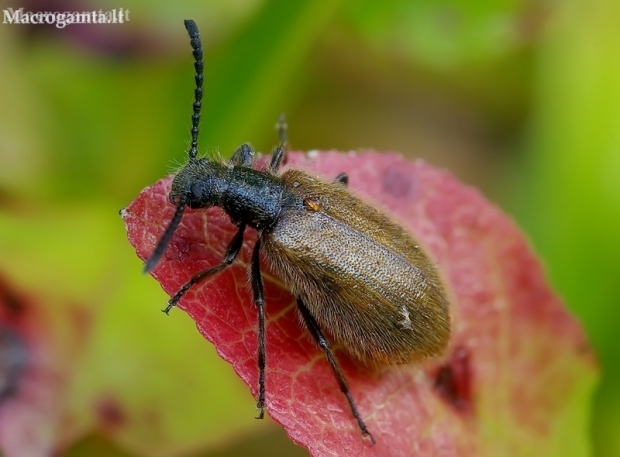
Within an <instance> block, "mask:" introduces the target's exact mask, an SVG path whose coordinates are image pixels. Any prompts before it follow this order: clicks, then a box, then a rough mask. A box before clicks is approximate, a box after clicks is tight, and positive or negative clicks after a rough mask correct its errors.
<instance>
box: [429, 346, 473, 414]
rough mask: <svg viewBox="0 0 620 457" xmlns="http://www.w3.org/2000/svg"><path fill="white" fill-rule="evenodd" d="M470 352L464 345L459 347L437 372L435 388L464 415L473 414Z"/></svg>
mask: <svg viewBox="0 0 620 457" xmlns="http://www.w3.org/2000/svg"><path fill="white" fill-rule="evenodd" d="M470 362H471V361H470V353H469V351H468V350H467V349H465V348H464V347H457V348H456V349H455V350H454V352H453V353H452V357H451V358H450V360H449V361H448V363H446V364H445V365H442V366H441V367H439V369H438V370H437V372H436V374H435V385H434V387H435V390H436V391H437V393H439V395H440V396H441V397H442V398H443V399H444V400H445V401H447V402H448V404H450V405H451V406H453V407H454V409H456V410H457V411H458V412H459V413H462V414H464V415H472V414H473V395H472V372H471V363H470Z"/></svg>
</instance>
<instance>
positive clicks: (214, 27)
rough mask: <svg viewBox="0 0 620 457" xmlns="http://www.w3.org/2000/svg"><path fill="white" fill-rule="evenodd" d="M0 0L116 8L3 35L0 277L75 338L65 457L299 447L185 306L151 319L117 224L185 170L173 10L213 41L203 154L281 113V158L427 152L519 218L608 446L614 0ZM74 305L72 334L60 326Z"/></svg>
mask: <svg viewBox="0 0 620 457" xmlns="http://www.w3.org/2000/svg"><path fill="white" fill-rule="evenodd" d="M0 4H1V5H2V9H3V10H4V9H6V8H8V7H12V8H19V7H20V6H24V7H25V9H26V10H30V11H54V10H57V11H72V10H92V9H95V10H96V9H99V8H102V9H104V10H107V9H111V8H125V9H128V10H129V11H130V16H129V17H130V20H129V22H127V23H125V24H116V25H96V26H94V25H90V26H89V25H85V26H77V25H70V26H67V27H66V28H64V29H57V28H55V27H53V26H27V25H9V24H0V68H1V70H0V253H1V255H0V277H2V278H4V280H5V281H6V282H8V283H10V284H11V285H12V287H13V288H14V289H16V290H18V291H23V292H24V293H26V294H28V295H29V296H31V297H36V300H38V302H40V303H41V305H42V307H43V308H46V307H47V308H48V311H50V307H52V306H53V314H54V315H55V316H56V317H57V318H56V319H53V320H52V321H53V322H52V323H51V324H50V325H51V326H52V330H51V331H50V333H51V335H52V336H51V338H52V340H54V341H56V343H54V344H56V346H58V347H63V345H64V346H67V347H69V346H70V347H71V348H72V351H73V352H71V354H72V355H71V357H69V359H70V360H65V362H63V363H64V364H63V363H60V364H59V368H58V370H59V372H61V377H62V378H63V379H64V380H65V381H66V382H64V383H62V385H63V386H65V387H61V388H59V389H60V390H62V392H61V394H62V398H63V405H64V407H67V408H68V410H69V415H70V418H71V419H70V421H69V422H70V424H69V425H67V424H64V423H61V425H62V424H64V425H63V426H62V427H61V428H62V432H61V434H62V435H63V441H64V442H65V443H68V448H69V450H68V451H67V455H72V456H81V455H93V454H95V455H138V454H140V453H146V454H148V455H153V453H155V452H156V453H158V454H167V453H168V454H169V453H174V454H183V455H196V456H198V455H201V456H223V455H248V454H249V453H250V452H251V453H252V455H254V456H260V455H271V456H277V455H291V456H292V455H305V452H304V451H303V450H301V449H299V448H296V447H295V446H294V445H292V444H290V443H289V442H288V441H287V439H286V437H285V435H284V432H282V431H281V430H279V428H278V427H277V426H275V425H273V424H270V423H269V421H262V422H257V421H254V420H253V419H252V417H253V416H252V414H253V410H252V405H253V400H252V398H251V396H250V394H249V392H248V389H247V388H246V387H245V386H243V385H242V384H241V381H239V380H238V379H237V378H236V376H235V375H234V374H233V373H232V370H231V369H230V367H229V366H228V365H227V364H226V363H224V362H222V361H221V360H219V358H218V357H217V355H216V354H215V351H214V349H213V348H212V347H211V345H209V344H208V343H206V342H205V341H204V340H203V339H202V338H201V337H200V335H199V334H198V332H196V331H195V329H194V325H193V323H192V322H191V320H190V319H189V318H188V317H187V316H185V315H184V314H183V313H180V312H178V313H173V315H172V316H171V317H170V318H167V319H166V318H165V317H164V316H163V315H161V313H159V309H160V308H161V307H162V305H163V304H164V303H165V300H166V297H165V295H164V293H163V292H162V291H161V290H160V289H159V286H158V285H157V284H156V283H155V281H153V280H152V279H150V278H149V277H145V276H143V275H141V263H140V261H139V260H138V259H137V257H135V254H134V252H133V249H132V248H131V247H130V246H129V244H128V242H127V241H126V237H125V231H124V228H123V224H122V222H121V220H120V218H119V217H118V216H117V211H118V210H119V209H120V208H122V207H124V206H126V205H127V204H128V203H129V202H130V201H131V200H132V199H134V198H135V197H136V195H137V193H138V192H139V191H140V190H141V189H142V188H143V187H145V186H146V185H148V184H151V183H152V182H154V181H155V180H156V179H158V178H160V177H162V176H164V175H165V174H166V173H168V172H169V171H170V170H172V169H173V168H172V167H173V166H174V165H175V164H178V163H182V162H183V160H184V157H185V150H186V147H187V145H188V143H189V135H188V129H189V123H190V111H191V101H192V86H193V68H192V66H191V54H190V48H189V44H188V39H187V36H186V32H185V30H184V28H183V23H182V20H183V19H185V18H192V19H194V20H195V21H196V22H197V23H198V25H199V27H200V30H201V34H202V38H203V45H204V48H205V61H206V96H205V106H206V109H205V111H204V116H203V121H202V126H201V134H202V136H201V138H200V148H201V150H202V151H205V150H207V151H219V152H220V153H221V154H222V155H224V156H226V155H229V154H230V153H231V152H232V151H233V150H234V149H235V148H236V147H237V146H238V145H239V144H240V143H242V142H244V141H251V142H252V143H253V144H254V145H255V146H256V147H257V149H259V150H262V151H268V150H269V149H270V148H271V146H272V145H273V144H274V143H275V133H274V131H273V126H274V123H275V120H276V118H277V115H278V113H280V112H285V113H287V118H288V123H289V127H290V141H291V143H292V147H293V148H295V149H299V150H308V149H332V148H335V149H340V150H345V151H346V150H350V149H363V148H373V149H376V150H380V151H389V150H395V151H399V152H401V153H403V154H405V155H407V156H410V157H412V158H413V157H422V158H424V159H426V160H427V161H429V162H430V163H432V164H434V165H437V166H440V167H445V168H447V169H449V170H451V171H452V172H453V173H455V174H456V175H457V176H459V177H460V178H461V179H462V180H463V181H465V182H467V183H470V184H472V185H474V186H476V187H479V188H481V189H482V191H483V192H484V193H485V194H486V195H487V196H488V197H489V198H490V199H492V200H494V201H496V202H498V204H499V205H500V206H501V207H502V208H504V209H505V210H506V211H507V212H509V213H511V214H513V215H514V217H515V219H516V220H517V221H518V222H519V224H520V225H522V226H523V227H524V229H525V231H526V232H527V233H528V234H529V236H530V238H531V240H532V244H533V245H534V247H535V249H536V250H537V251H538V252H539V253H540V254H541V256H542V258H543V259H544V262H545V264H546V265H547V269H548V272H549V275H550V279H551V281H552V283H553V284H554V286H555V287H556V288H557V289H558V291H559V292H560V293H561V295H562V296H563V297H564V298H565V300H566V303H567V306H568V307H569V308H570V309H571V310H572V312H573V313H574V314H575V315H577V316H578V317H579V319H580V320H581V322H582V323H583V325H584V327H585V329H586V331H587V333H588V335H589V338H590V341H591V342H592V344H593V346H594V347H595V348H596V351H597V353H598V355H599V359H600V365H601V371H602V380H601V384H600V388H599V389H598V392H597V394H596V397H595V399H594V404H593V414H592V425H591V432H592V440H593V449H594V454H595V455H599V456H617V455H620V434H619V433H618V430H620V429H619V424H620V389H619V388H618V387H619V385H620V357H619V356H618V350H617V348H618V345H619V343H618V339H617V334H618V331H616V330H614V329H615V326H616V325H620V306H618V302H619V298H620V293H619V292H618V290H619V289H618V286H617V284H618V277H619V276H620V266H619V262H618V259H619V258H620V242H619V241H618V227H620V54H619V50H620V2H618V1H617V0H588V1H586V0H564V1H555V2H554V1H535V0H530V1H527V0H523V1H518V0H513V1H501V0H498V1H477V2H472V1H466V0H452V1H440V0H416V1H413V0H383V1H380V2H376V1H371V0H362V1H346V0H297V1H289V0H237V1H228V0H207V1H204V0H202V1H198V0H186V1H180V2H176V3H172V2H161V1H160V2H149V1H146V0H125V1H123V2H111V1H110V2H104V1H90V2H85V1H82V2H77V1H55V2H50V1H48V2H45V1H29V2H17V3H9V2H6V1H2V2H0ZM614 284H616V286H614ZM76 309H77V310H79V312H80V316H81V319H82V320H80V321H79V322H80V323H79V325H74V324H71V325H69V324H67V323H66V322H64V321H65V320H71V319H75V316H74V313H75V310H76ZM69 316H71V317H69ZM72 325H73V326H72ZM68 328H69V330H67V329H68ZM76 329H77V330H76ZM110 398H114V399H115V402H117V403H113V404H110V402H109V401H108V399H110ZM118 410H122V411H124V413H123V414H124V415H123V416H122V417H120V420H119V417H117V416H118V414H120V413H119V412H118ZM65 413H66V411H65ZM125 415H126V416H129V417H125ZM154 418H155V419H154ZM65 420H66V419H65ZM55 427H60V425H58V424H56V425H55ZM50 433H51V432H50Z"/></svg>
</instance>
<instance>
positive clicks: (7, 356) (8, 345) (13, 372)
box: [0, 325, 28, 402]
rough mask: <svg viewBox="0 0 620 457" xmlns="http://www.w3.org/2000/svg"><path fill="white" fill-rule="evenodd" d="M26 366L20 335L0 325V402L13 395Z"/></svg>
mask: <svg viewBox="0 0 620 457" xmlns="http://www.w3.org/2000/svg"><path fill="white" fill-rule="evenodd" d="M27 365H28V350H27V348H26V343H25V342H24V340H23V339H22V337H21V335H19V334H18V333H17V332H16V331H15V330H14V329H12V328H11V327H8V326H6V325H0V402H3V401H4V400H6V399H7V398H10V397H12V396H13V395H15V393H16V392H17V389H18V386H19V380H20V378H21V375H22V373H23V372H24V370H25V368H26V366H27Z"/></svg>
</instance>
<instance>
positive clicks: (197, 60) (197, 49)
mask: <svg viewBox="0 0 620 457" xmlns="http://www.w3.org/2000/svg"><path fill="white" fill-rule="evenodd" d="M184 24H185V29H187V33H188V34H189V38H190V43H191V45H192V49H193V50H194V51H193V52H192V54H193V55H194V68H195V69H196V76H195V80H196V89H194V105H193V107H194V114H192V129H191V135H192V144H191V146H190V148H189V152H188V155H189V160H190V161H192V160H196V155H197V154H198V126H199V125H200V108H201V107H202V84H203V82H204V75H203V71H204V62H203V60H202V43H201V42H200V33H199V32H198V26H197V25H196V23H195V22H194V21H192V20H191V19H186V20H185V21H184ZM187 198H188V197H187V194H186V193H184V194H183V195H181V198H179V203H178V205H177V208H176V210H175V211H174V216H173V217H172V220H171V221H170V224H169V225H168V228H166V231H165V232H164V234H163V235H162V237H161V238H160V239H159V242H158V243H157V246H155V250H154V251H153V254H151V257H149V259H148V260H147V261H146V264H145V265H144V272H145V273H148V272H150V271H151V270H152V269H153V268H155V266H156V265H157V263H158V262H159V259H160V258H161V256H162V255H163V254H164V251H165V250H166V247H167V246H168V243H170V240H171V239H172V235H173V233H174V231H175V230H176V229H177V226H178V225H179V223H180V222H181V217H182V216H183V211H184V210H185V205H186V204H187Z"/></svg>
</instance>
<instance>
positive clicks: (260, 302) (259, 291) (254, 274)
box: [250, 238, 266, 419]
mask: <svg viewBox="0 0 620 457" xmlns="http://www.w3.org/2000/svg"><path fill="white" fill-rule="evenodd" d="M259 252H260V238H258V239H257V240H256V244H255V245H254V252H253V253H252V266H251V269H250V281H251V283H252V292H253V293H254V304H255V305H256V308H258V372H259V374H258V402H257V403H256V408H258V409H259V410H260V412H259V413H258V416H257V417H256V418H257V419H262V418H263V417H264V416H265V366H266V358H265V297H264V295H263V277H262V276H261V273H260V257H259Z"/></svg>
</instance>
